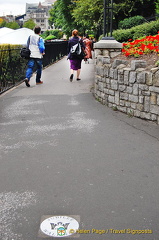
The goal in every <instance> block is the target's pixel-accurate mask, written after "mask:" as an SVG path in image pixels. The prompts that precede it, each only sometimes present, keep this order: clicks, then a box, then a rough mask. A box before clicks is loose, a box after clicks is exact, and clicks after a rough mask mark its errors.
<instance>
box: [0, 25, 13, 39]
mask: <svg viewBox="0 0 159 240" xmlns="http://www.w3.org/2000/svg"><path fill="white" fill-rule="evenodd" d="M14 31H15V30H13V29H11V28H7V27H3V28H0V37H3V36H4V35H5V34H7V33H11V32H14Z"/></svg>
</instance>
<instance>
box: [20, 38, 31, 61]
mask: <svg viewBox="0 0 159 240" xmlns="http://www.w3.org/2000/svg"><path fill="white" fill-rule="evenodd" d="M29 43H30V37H29V39H28V43H27V47H23V48H21V50H20V56H21V57H22V58H25V59H29V58H30V54H31V51H30V49H29Z"/></svg>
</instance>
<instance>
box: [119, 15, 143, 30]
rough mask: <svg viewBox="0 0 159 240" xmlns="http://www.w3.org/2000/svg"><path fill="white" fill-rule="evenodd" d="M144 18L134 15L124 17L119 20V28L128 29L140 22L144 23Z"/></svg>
mask: <svg viewBox="0 0 159 240" xmlns="http://www.w3.org/2000/svg"><path fill="white" fill-rule="evenodd" d="M145 21H146V20H145V18H144V17H143V16H134V17H130V18H125V19H124V20H123V21H120V22H119V29H129V28H132V27H135V26H138V25H140V24H143V23H145Z"/></svg>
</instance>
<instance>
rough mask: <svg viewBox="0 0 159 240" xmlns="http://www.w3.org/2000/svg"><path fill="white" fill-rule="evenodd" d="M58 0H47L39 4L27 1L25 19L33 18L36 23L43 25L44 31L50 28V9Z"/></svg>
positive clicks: (42, 29)
mask: <svg viewBox="0 0 159 240" xmlns="http://www.w3.org/2000/svg"><path fill="white" fill-rule="evenodd" d="M55 1H56V0H46V1H45V2H43V3H41V2H39V3H38V4H36V3H26V16H25V18H24V21H27V20H29V19H32V20H33V21H34V22H35V24H36V25H38V26H40V27H41V31H42V32H44V31H46V30H48V29H50V26H49V23H48V19H49V10H50V9H51V7H52V4H54V2H55Z"/></svg>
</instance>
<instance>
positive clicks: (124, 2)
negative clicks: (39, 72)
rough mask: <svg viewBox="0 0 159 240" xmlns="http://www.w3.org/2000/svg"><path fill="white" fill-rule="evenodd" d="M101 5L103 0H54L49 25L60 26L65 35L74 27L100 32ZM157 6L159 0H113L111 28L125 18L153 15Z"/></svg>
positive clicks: (82, 30) (101, 26)
mask: <svg viewBox="0 0 159 240" xmlns="http://www.w3.org/2000/svg"><path fill="white" fill-rule="evenodd" d="M103 5H104V1H103V0H93V1H92V0H56V2H55V4H54V5H53V8H52V9H51V11H50V15H51V17H50V19H49V22H50V25H51V26H52V24H54V25H55V27H56V28H61V29H62V30H63V31H64V32H65V33H66V34H67V35H70V33H71V31H72V29H74V28H77V29H78V30H80V31H81V32H85V31H91V30H93V31H94V32H95V33H97V32H100V31H102V29H103V9H104V6H103ZM157 7H158V9H159V0H114V4H113V13H114V14H113V20H114V21H113V29H116V28H118V23H119V22H120V21H121V20H123V19H125V18H129V17H133V16H136V15H141V16H143V17H148V16H151V15H154V14H155V9H157ZM158 11H159V10H158Z"/></svg>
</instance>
